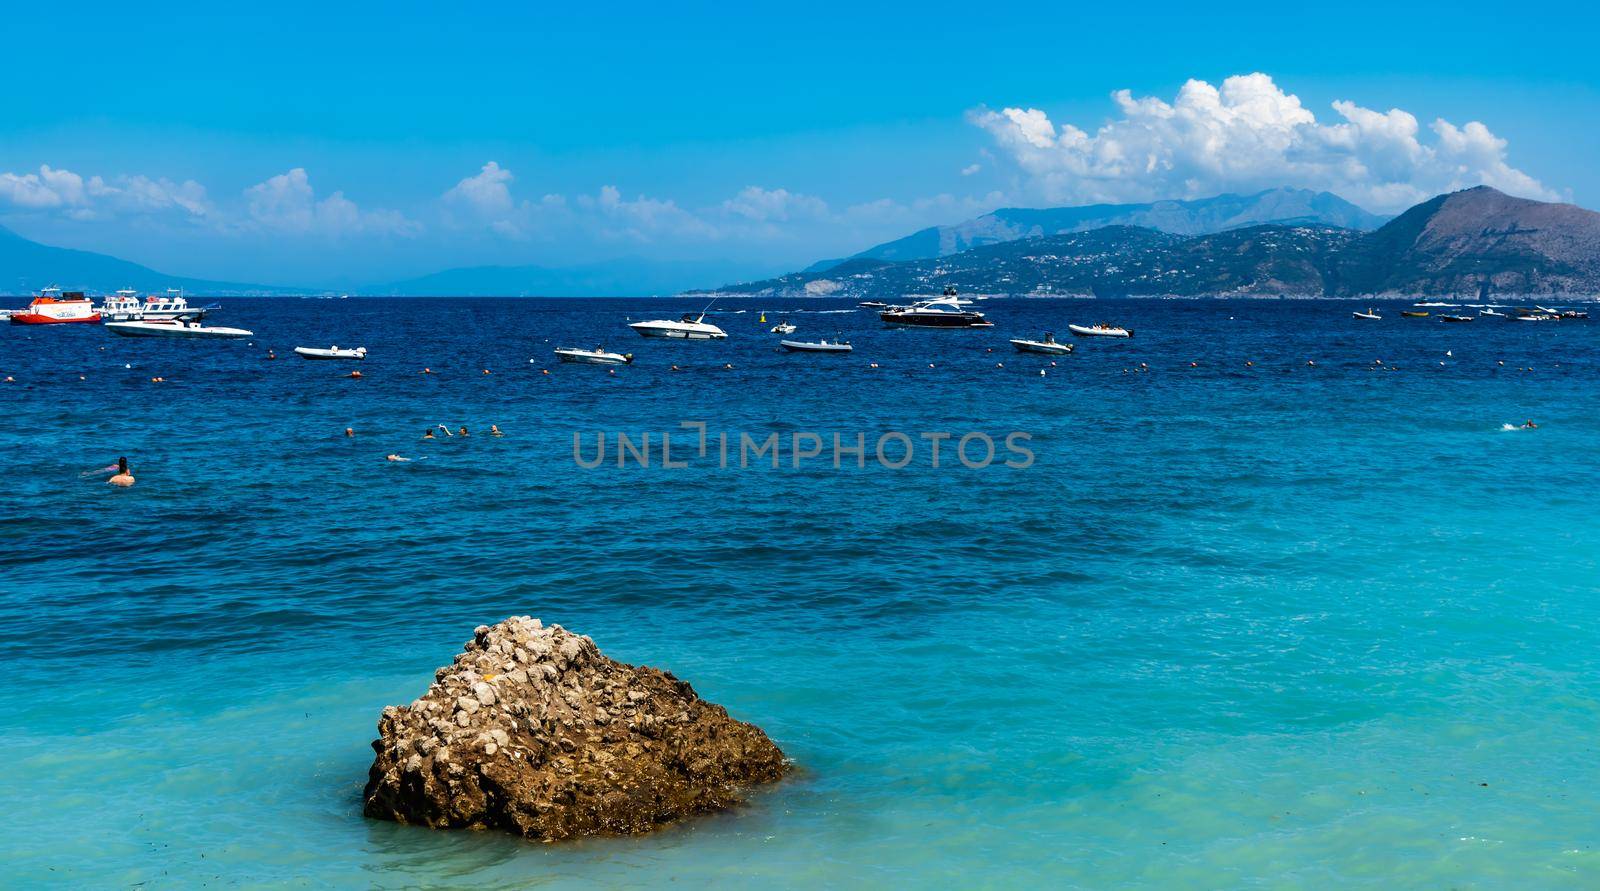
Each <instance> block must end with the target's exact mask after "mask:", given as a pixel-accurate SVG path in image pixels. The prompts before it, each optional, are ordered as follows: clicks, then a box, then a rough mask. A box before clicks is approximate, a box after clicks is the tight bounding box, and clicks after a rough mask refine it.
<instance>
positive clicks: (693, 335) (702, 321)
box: [628, 300, 728, 340]
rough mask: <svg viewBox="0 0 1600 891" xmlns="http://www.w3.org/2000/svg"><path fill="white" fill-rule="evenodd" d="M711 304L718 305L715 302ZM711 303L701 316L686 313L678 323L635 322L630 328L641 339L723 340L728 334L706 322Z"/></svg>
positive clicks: (669, 320)
mask: <svg viewBox="0 0 1600 891" xmlns="http://www.w3.org/2000/svg"><path fill="white" fill-rule="evenodd" d="M711 303H716V301H715V300H713V301H711ZM711 303H707V304H706V308H705V309H702V310H700V314H699V315H695V314H694V313H684V316H683V318H681V319H679V320H677V321H676V322H674V321H672V320H671V319H655V320H653V321H649V322H634V323H633V324H631V325H629V326H628V327H629V328H632V329H633V330H635V331H637V332H639V336H640V337H669V338H673V339H675V340H723V339H726V338H727V336H728V332H726V331H724V330H722V329H721V328H718V327H717V326H716V325H713V324H711V323H710V322H708V321H706V313H708V312H710V311H711Z"/></svg>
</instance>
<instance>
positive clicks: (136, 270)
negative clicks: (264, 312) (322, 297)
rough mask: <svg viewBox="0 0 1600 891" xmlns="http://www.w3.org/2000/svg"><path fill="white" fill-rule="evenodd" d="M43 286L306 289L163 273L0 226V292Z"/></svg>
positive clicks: (225, 291) (220, 291) (208, 290)
mask: <svg viewBox="0 0 1600 891" xmlns="http://www.w3.org/2000/svg"><path fill="white" fill-rule="evenodd" d="M49 285H58V286H60V287H63V288H66V289H68V290H85V291H114V290H116V289H117V288H137V289H139V290H141V291H160V290H163V289H165V288H183V289H184V290H186V291H194V292H197V293H204V294H213V295H219V296H220V295H227V294H275V293H288V292H294V293H307V291H308V289H303V288H302V289H296V288H284V287H278V286H273V285H252V284H244V283H240V282H220V281H212V280H209V279H203V278H188V277H186V276H181V275H168V274H167V273H164V272H157V271H156V270H154V269H151V268H150V267H148V266H141V265H139V264H138V263H132V262H129V261H127V260H120V259H118V258H116V257H111V256H107V255H105V254H97V253H94V252H93V251H80V250H74V249H72V248H62V247H51V246H50V245H46V244H40V243H39V242H37V241H30V240H28V239H26V238H23V237H22V236H21V235H18V234H17V233H15V232H13V231H11V230H10V229H7V228H6V227H4V226H0V293H14V294H27V293H29V292H30V291H35V290H38V289H39V288H42V287H46V286H49Z"/></svg>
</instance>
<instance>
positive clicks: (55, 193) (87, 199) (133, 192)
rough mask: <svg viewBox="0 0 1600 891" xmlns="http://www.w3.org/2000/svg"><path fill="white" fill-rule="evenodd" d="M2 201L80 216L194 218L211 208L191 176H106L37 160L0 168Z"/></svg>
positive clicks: (203, 215)
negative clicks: (30, 167)
mask: <svg viewBox="0 0 1600 891" xmlns="http://www.w3.org/2000/svg"><path fill="white" fill-rule="evenodd" d="M0 205H9V206H10V207H11V208H13V209H16V210H21V211H32V212H53V213H61V214H65V215H66V216H68V217H70V218H73V219H79V220H94V219H105V218H110V217H116V216H124V215H133V214H159V213H166V212H175V213H178V214H180V215H183V216H188V217H196V218H198V217H205V216H207V215H208V214H209V213H210V212H211V207H210V203H209V202H208V201H207V200H206V190H205V188H204V187H202V186H201V185H200V184H199V183H197V182H195V181H194V180H185V181H184V182H182V183H175V182H172V181H171V180H168V179H151V178H149V177H146V176H120V177H115V178H113V179H111V180H106V179H105V178H103V177H100V176H89V177H84V176H82V175H81V174H77V173H74V172H72V171H70V170H62V169H58V168H53V167H51V166H50V165H48V164H43V165H40V167H39V172H38V173H10V172H6V173H0Z"/></svg>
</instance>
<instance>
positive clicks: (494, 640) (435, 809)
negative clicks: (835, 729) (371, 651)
mask: <svg viewBox="0 0 1600 891" xmlns="http://www.w3.org/2000/svg"><path fill="white" fill-rule="evenodd" d="M619 703H625V704H626V708H625V709H624V707H623V706H622V705H619ZM441 718H447V719H448V720H441ZM372 748H373V751H374V752H376V754H377V757H376V758H375V759H374V760H373V762H372V769H371V770H370V771H369V772H368V779H367V788H366V791H365V793H364V796H363V797H364V806H363V812H364V813H365V814H366V815H367V816H369V817H376V818H379V819H385V820H394V821H396V822H400V823H416V824H421V825H424V826H431V827H434V828H437V829H446V828H466V829H503V830H506V831H508V832H514V833H517V834H518V835H521V836H523V837H525V838H533V839H542V840H556V839H563V838H574V837H578V836H585V835H601V834H626V833H638V832H646V831H649V830H651V829H654V828H656V827H657V826H660V825H662V824H664V823H667V822H669V821H672V820H676V819H680V818H683V817H687V816H691V815H693V814H698V813H705V812H708V811H714V810H719V809H722V808H726V807H729V806H732V805H735V804H738V803H739V802H740V801H741V800H742V799H743V794H744V791H745V790H746V789H747V788H748V787H750V786H753V785H755V784H758V783H766V782H772V781H774V780H777V779H779V778H780V777H782V776H783V773H784V771H785V770H786V769H787V763H786V761H785V760H784V757H783V753H782V752H781V751H779V750H778V747H777V746H776V745H773V743H772V741H771V740H769V739H768V738H767V735H766V734H765V733H762V732H761V730H760V729H759V728H757V727H755V726H753V725H750V724H746V723H743V722H741V721H736V720H734V719H732V718H730V717H728V713H727V711H726V710H725V709H723V708H722V707H721V706H719V705H714V704H712V703H709V702H706V701H705V700H703V699H701V698H700V697H699V696H697V695H696V694H695V692H694V688H693V687H691V686H689V684H688V683H687V682H685V681H680V680H678V679H677V678H675V677H673V676H672V675H671V674H670V673H668V672H664V671H659V670H657V669H654V668H648V667H644V666H632V665H624V664H623V663H621V662H617V661H615V660H612V659H609V658H607V657H606V656H605V655H603V654H602V653H601V652H600V649H599V648H598V647H596V646H595V644H594V641H592V640H590V639H589V638H588V637H585V636H583V635H578V634H573V633H572V632H570V631H567V630H566V629H564V628H562V627H561V626H560V625H549V626H546V625H544V624H542V623H541V622H540V621H539V620H538V619H534V618H531V617H528V616H517V617H513V618H510V619H507V620H505V621H504V622H501V623H499V624H497V625H494V626H488V625H480V626H478V627H477V628H475V629H473V639H472V640H471V641H469V642H468V643H467V644H466V646H465V648H464V649H463V652H462V653H461V654H460V655H458V656H456V657H455V660H454V662H453V663H452V664H451V665H450V666H447V667H445V668H441V669H439V671H438V672H436V673H435V675H434V682H433V684H432V686H430V687H429V688H428V692H427V693H426V694H424V695H423V696H422V697H421V698H420V699H417V700H416V701H415V702H412V703H411V704H410V705H405V706H389V707H387V708H385V709H384V710H383V714H382V716H381V717H380V718H379V720H378V739H377V740H376V741H374V742H373V743H372Z"/></svg>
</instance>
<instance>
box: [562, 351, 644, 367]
mask: <svg viewBox="0 0 1600 891" xmlns="http://www.w3.org/2000/svg"><path fill="white" fill-rule="evenodd" d="M556 358H558V359H560V360H561V361H563V362H577V363H579V364H583V365H631V364H633V354H632V353H610V352H606V351H605V350H603V349H601V348H600V347H595V348H594V349H592V350H573V349H567V348H565V347H561V348H558V349H557V350H556Z"/></svg>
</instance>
